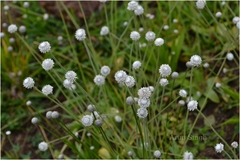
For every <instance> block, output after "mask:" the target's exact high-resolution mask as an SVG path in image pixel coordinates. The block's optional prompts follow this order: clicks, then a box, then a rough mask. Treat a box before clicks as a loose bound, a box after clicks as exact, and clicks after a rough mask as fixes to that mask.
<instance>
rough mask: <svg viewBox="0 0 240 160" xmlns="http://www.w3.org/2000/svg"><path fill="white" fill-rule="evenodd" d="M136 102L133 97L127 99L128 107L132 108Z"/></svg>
mask: <svg viewBox="0 0 240 160" xmlns="http://www.w3.org/2000/svg"><path fill="white" fill-rule="evenodd" d="M134 102H135V101H134V98H133V97H131V96H129V97H127V99H126V103H127V105H129V106H131V105H133V104H134Z"/></svg>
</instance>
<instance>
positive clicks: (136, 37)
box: [130, 31, 140, 41]
mask: <svg viewBox="0 0 240 160" xmlns="http://www.w3.org/2000/svg"><path fill="white" fill-rule="evenodd" d="M130 38H131V39H132V40H133V41H137V40H139V38H140V34H139V33H138V32H137V31H132V32H131V34H130Z"/></svg>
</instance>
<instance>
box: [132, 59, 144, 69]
mask: <svg viewBox="0 0 240 160" xmlns="http://www.w3.org/2000/svg"><path fill="white" fill-rule="evenodd" d="M141 65H142V63H141V62H140V61H135V62H133V64H132V67H133V69H139V68H140V67H141Z"/></svg>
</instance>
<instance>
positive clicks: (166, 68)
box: [159, 64, 172, 77]
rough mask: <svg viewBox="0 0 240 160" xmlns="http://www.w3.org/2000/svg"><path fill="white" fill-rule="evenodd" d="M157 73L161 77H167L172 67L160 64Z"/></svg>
mask: <svg viewBox="0 0 240 160" xmlns="http://www.w3.org/2000/svg"><path fill="white" fill-rule="evenodd" d="M159 73H160V75H161V76H162V77H168V76H169V75H170V74H171V73H172V69H171V67H170V66H169V65H168V64H162V65H161V66H160V68H159Z"/></svg>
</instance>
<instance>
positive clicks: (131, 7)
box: [127, 1, 138, 11]
mask: <svg viewBox="0 0 240 160" xmlns="http://www.w3.org/2000/svg"><path fill="white" fill-rule="evenodd" d="M137 7H138V2H136V1H131V2H129V3H128V7H127V9H128V10H130V11H134V10H135V9H137Z"/></svg>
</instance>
